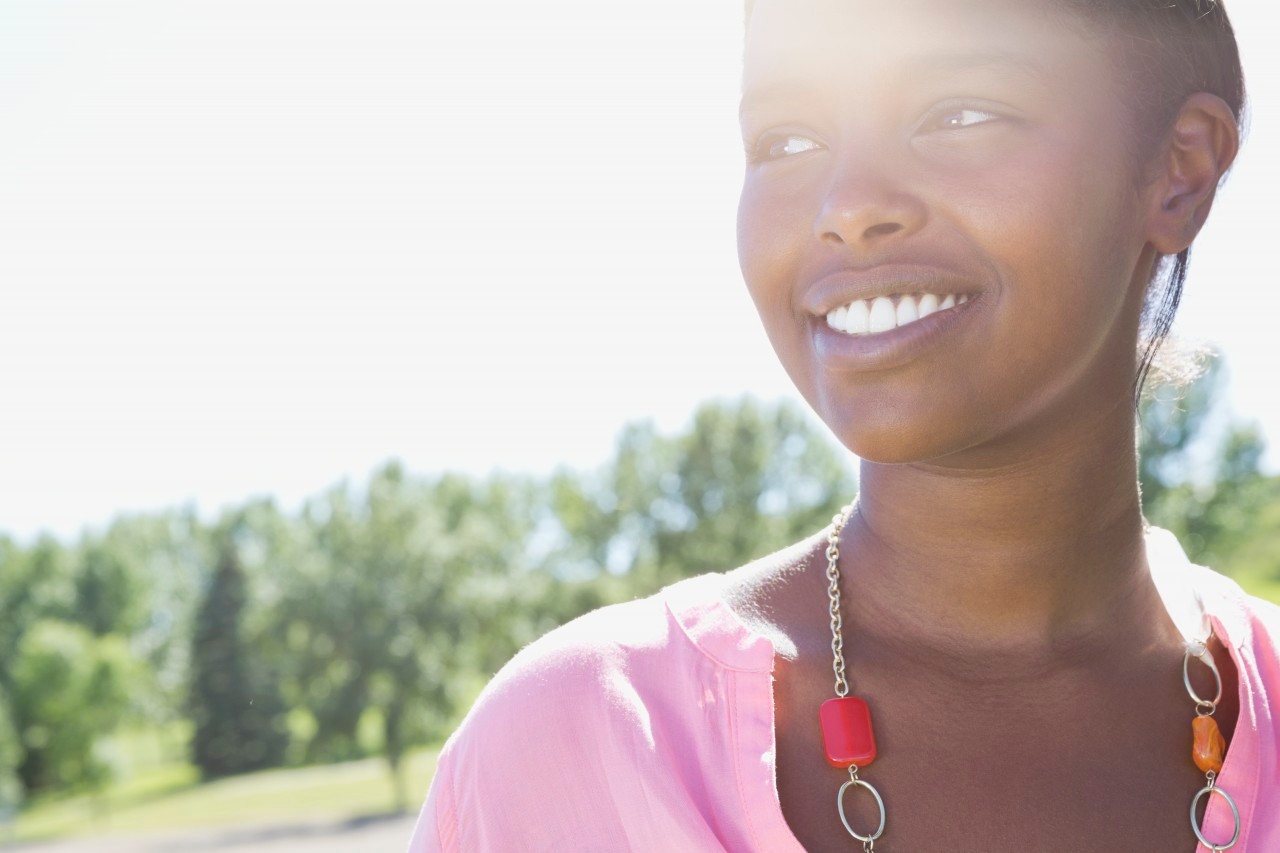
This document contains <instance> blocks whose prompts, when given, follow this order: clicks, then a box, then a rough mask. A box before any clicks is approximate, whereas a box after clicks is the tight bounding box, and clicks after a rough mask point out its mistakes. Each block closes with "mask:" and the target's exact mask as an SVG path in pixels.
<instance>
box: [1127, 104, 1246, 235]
mask: <svg viewBox="0 0 1280 853" xmlns="http://www.w3.org/2000/svg"><path fill="white" fill-rule="evenodd" d="M1239 150H1240V130H1239V128H1238V127H1237V125H1236V118H1235V115H1234V114H1233V113H1232V112H1231V108H1230V107H1228V106H1227V104H1226V102H1225V101H1223V100H1222V99H1221V98H1219V97H1218V96H1217V95H1210V94H1208V93H1207V92H1199V93H1197V94H1194V95H1192V96H1191V97H1189V98H1187V100H1186V101H1185V102H1184V103H1183V105H1182V109H1181V110H1179V111H1178V116H1177V118H1176V119H1175V120H1174V123H1173V127H1172V128H1171V129H1170V131H1169V135H1168V136H1167V137H1166V139H1165V142H1164V145H1163V146H1162V147H1161V150H1160V157H1159V158H1158V159H1157V161H1156V163H1155V164H1154V167H1155V172H1156V174H1155V176H1154V177H1155V180H1154V182H1153V184H1152V189H1153V190H1154V192H1153V193H1152V195H1151V208H1150V216H1149V218H1148V234H1147V238H1148V240H1149V241H1150V242H1151V245H1152V246H1154V247H1155V249H1156V251H1158V252H1159V253H1160V254H1162V255H1176V254H1178V253H1179V252H1181V251H1182V250H1183V249H1186V248H1187V247H1188V246H1190V245H1191V242H1192V241H1193V240H1195V238H1196V235H1197V234H1199V233H1200V229H1201V228H1202V227H1204V223H1205V220H1206V219H1208V218H1209V209H1210V208H1212V207H1213V198H1214V194H1215V193H1216V192H1217V190H1218V184H1219V182H1221V180H1222V177H1223V175H1225V174H1226V173H1227V170H1228V169H1229V168H1231V164H1232V162H1233V161H1234V160H1235V159H1236V153H1237V152H1238V151H1239Z"/></svg>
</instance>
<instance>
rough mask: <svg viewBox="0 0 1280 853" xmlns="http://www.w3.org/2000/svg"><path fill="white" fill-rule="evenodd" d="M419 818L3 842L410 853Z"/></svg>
mask: <svg viewBox="0 0 1280 853" xmlns="http://www.w3.org/2000/svg"><path fill="white" fill-rule="evenodd" d="M414 819H415V818H414V816H413V815H408V816H403V815H397V816H395V817H377V818H361V819H358V820H352V821H345V822H342V823H333V822H324V823H319V822H317V823H289V824H272V825H264V826H249V827H236V828H226V827H219V828H214V829H205V830H186V831H184V832H181V833H164V834H159V833H157V834H154V835H145V836H137V837H133V838H129V837H124V836H107V837H104V838H81V839H77V840H73V841H56V842H50V843H42V844H19V845H0V850H3V851H5V853H17V851H22V853H188V852H189V853H295V851H296V853H304V851H305V853H365V851H368V853H382V851H390V853H404V850H405V846H406V845H407V844H408V842H409V835H410V833H412V832H413V822H414Z"/></svg>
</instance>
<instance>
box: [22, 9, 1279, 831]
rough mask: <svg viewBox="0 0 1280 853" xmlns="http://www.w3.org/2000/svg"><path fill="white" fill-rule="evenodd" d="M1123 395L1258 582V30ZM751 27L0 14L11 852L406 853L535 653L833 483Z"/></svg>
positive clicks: (218, 14)
mask: <svg viewBox="0 0 1280 853" xmlns="http://www.w3.org/2000/svg"><path fill="white" fill-rule="evenodd" d="M1231 10H1232V15H1233V18H1234V19H1235V22H1236V26H1237V29H1238V31H1239V34H1240V39H1241V44H1242V49H1243V51H1244V56H1245V67H1246V71H1247V73H1248V75H1249V84H1250V86H1251V90H1252V97H1253V108H1254V119H1253V122H1252V134H1251V135H1252V138H1251V139H1250V140H1249V142H1248V143H1247V144H1246V147H1245V150H1244V153H1243V155H1242V157H1241V159H1240V161H1239V164H1238V166H1237V169H1236V172H1235V174H1234V175H1233V177H1232V178H1231V180H1230V181H1229V182H1228V183H1227V185H1226V187H1225V188H1224V189H1223V191H1222V193H1221V196H1220V200H1219V204H1218V208H1217V210H1215V213H1214V216H1213V217H1212V219H1211V220H1210V223H1209V226H1208V228H1207V230H1206V232H1205V233H1204V235H1203V236H1202V238H1201V239H1200V241H1199V242H1198V243H1197V249H1196V253H1195V256H1194V260H1193V263H1192V268H1191V270H1192V271H1191V277H1190V281H1189V286H1188V291H1187V293H1186V297H1185V300H1184V304H1183V308H1182V312H1181V315H1180V319H1179V322H1178V325H1177V331H1178V333H1179V334H1180V335H1182V336H1183V337H1185V338H1187V339H1191V340H1197V341H1202V342H1206V343H1208V344H1210V345H1212V346H1214V347H1215V348H1216V349H1217V350H1218V351H1219V353H1220V357H1219V358H1218V359H1217V360H1216V361H1215V363H1214V364H1215V366H1214V368H1213V369H1212V370H1211V371H1210V372H1209V373H1208V374H1207V375H1206V376H1205V378H1204V379H1202V380H1201V381H1200V382H1199V383H1198V384H1197V385H1196V386H1194V387H1193V388H1192V389H1191V390H1190V391H1188V392H1185V393H1175V392H1173V391H1172V390H1171V389H1156V393H1155V394H1154V395H1153V399H1152V400H1151V401H1149V402H1148V403H1147V404H1146V406H1145V410H1144V415H1145V416H1144V436H1143V443H1144V456H1143V471H1142V476H1143V486H1144V493H1145V495H1146V500H1147V513H1148V516H1149V517H1150V518H1151V519H1152V521H1153V522H1155V523H1157V524H1161V525H1163V526H1167V527H1169V528H1171V529H1172V530H1174V531H1175V532H1176V533H1177V534H1178V535H1179V536H1180V537H1181V538H1182V540H1183V542H1184V544H1185V545H1186V547H1187V548H1188V550H1189V551H1190V552H1191V555H1192V557H1193V558H1194V559H1196V560H1197V561H1199V562H1203V563H1206V564H1209V565H1212V566H1214V567H1216V568H1218V569H1219V570H1221V571H1223V572H1225V573H1227V574H1230V575H1232V576H1233V577H1235V578H1237V579H1238V580H1239V581H1240V582H1241V583H1242V584H1243V585H1244V586H1245V587H1246V588H1247V589H1249V590H1250V591H1252V592H1254V593H1255V594H1258V595H1263V596H1266V597H1270V598H1272V599H1280V476H1278V475H1280V455H1278V454H1277V451H1276V449H1275V441H1276V439H1277V438H1278V437H1280V396H1278V395H1277V394H1276V393H1275V390H1274V389H1275V376H1276V374H1277V372H1278V369H1280V349H1278V348H1277V346H1276V344H1275V332H1274V326H1275V317H1276V316H1277V315H1280V288H1276V287H1275V286H1274V273H1273V272H1272V270H1271V268H1270V267H1271V259H1270V257H1269V253H1268V252H1267V251H1266V248H1267V247H1268V246H1269V244H1271V243H1274V240H1273V238H1272V234H1271V232H1272V230H1273V229H1274V225H1275V222H1274V215H1273V204H1272V200H1273V199H1274V198H1275V197H1276V196H1277V195H1280V162H1278V161H1277V160H1276V158H1275V157H1274V156H1273V155H1274V152H1275V151H1277V150H1280V54H1277V52H1276V51H1275V50H1274V49H1269V45H1268V44H1267V42H1268V40H1269V38H1270V37H1272V36H1274V34H1275V33H1276V32H1277V29H1276V25H1277V23H1280V13H1278V12H1277V11H1275V8H1274V6H1272V5H1271V4H1267V3H1262V2H1261V0H1234V2H1233V3H1232V5H1231ZM741 18H742V11H741V4H740V3H738V2H736V0H723V2H720V1H719V0H718V2H715V3H707V4H703V3H693V4H691V3H688V2H685V1H684V0H680V1H679V2H678V0H646V2H644V3H631V4H624V5H622V6H615V5H612V4H601V3H596V2H587V0H550V1H549V2H543V3H537V4H530V3H520V2H515V0H470V2H467V3H465V4H463V3H445V2H434V3H426V4H424V3H422V2H393V1H392V0H359V2H356V0H306V2H303V0H218V2H212V0H201V1H200V2H195V0H193V1H192V2H159V0H149V2H136V1H135V0H117V2H113V3H110V4H106V3H101V2H88V0H0V116H3V123H4V128H5V130H4V131H3V133H0V406H2V407H3V408H2V409H0V435H2V436H3V441H0V844H8V845H12V846H14V847H16V848H19V849H21V848H25V847H26V846H27V845H28V844H31V843H35V842H39V849H41V850H45V851H67V852H68V853H70V851H80V850H85V851H87V850H93V851H117V850H118V851H134V850H186V849H191V850H195V849H199V850H215V849H216V850H221V849H235V850H238V851H258V850H261V851H283V850H293V849H306V850H309V851H320V850H379V849H392V850H395V849H402V848H403V846H404V844H405V842H406V841H407V838H408V834H409V831H410V829H411V827H412V822H413V813H414V812H415V811H416V809H417V807H418V806H419V804H420V803H421V800H422V797H423V795H424V794H425V792H426V788H427V784H428V782H429V780H430V778H431V773H432V770H433V767H434V756H435V750H436V749H437V747H438V745H439V744H440V743H441V741H442V740H443V738H444V737H445V736H447V734H448V732H449V731H450V730H451V728H452V726H453V725H454V724H455V723H456V722H457V720H458V719H459V718H460V716H461V715H462V714H463V713H465V711H466V709H467V707H468V706H469V704H470V702H471V700H472V699H473V698H474V696H475V694H476V692H477V691H478V690H479V689H480V687H481V686H482V685H483V684H484V683H485V681H486V679H487V678H488V677H489V676H490V675H491V674H492V673H493V672H494V671H495V670H496V669H497V668H498V667H499V666H500V665H501V664H502V663H503V662H505V661H506V659H507V658H508V657H510V655H511V654H512V653H513V652H514V651H515V650H516V649H518V648H519V647H520V646H521V645H522V644H524V643H526V642H528V641H529V640H531V639H533V638H534V637H536V636H538V635H540V634H541V633H543V632H545V631H546V630H548V629H550V628H551V627H553V626H555V625H556V624H559V623H561V622H563V621H565V620H567V619H570V618H572V617H574V616H576V615H578V614H579V613H582V612H584V611H585V610H588V609H591V608H593V607H596V606H599V605H601V604H604V603H608V602H611V601H617V600H623V599H628V598H631V597H633V596H637V595H647V594H649V593H651V592H653V591H654V590H656V589H657V588H658V587H659V586H661V585H663V584H665V583H668V582H670V581H672V580H675V579H677V578H678V577H681V576H684V575H687V574H696V573H701V572H705V571H711V570H722V569H728V568H732V567H734V566H737V565H739V564H741V563H743V562H745V561H746V560H748V559H750V558H752V557H755V556H759V555H761V554H764V553H767V552H769V551H772V550H774V549H776V548H778V547H780V546H782V545H784V544H787V543H789V542H792V541H794V540H796V539H799V538H800V537H802V536H805V535H807V534H809V533H812V532H814V531H816V530H818V529H819V528H821V527H822V526H823V525H825V524H826V523H828V522H829V520H830V517H831V515H832V514H833V512H834V511H835V510H836V509H837V508H838V507H839V506H840V505H841V504H843V503H844V502H845V501H846V500H847V499H848V498H849V497H850V496H851V494H852V493H853V491H854V489H855V487H856V479H855V474H854V472H855V463H856V460H853V459H851V458H849V457H848V455H847V453H845V452H844V451H843V449H842V448H840V447H839V445H838V444H837V443H836V442H835V441H834V439H833V438H832V437H831V436H830V435H829V433H828V432H827V431H826V430H825V428H824V427H823V426H822V425H821V424H820V423H818V422H817V421H816V419H814V418H813V416H812V415H811V414H810V413H809V412H808V410H807V409H806V407H805V406H804V404H803V402H802V401H801V400H800V398H799V397H798V395H797V394H796V393H795V392H794V390H793V389H792V388H791V386H790V383H789V381H788V380H787V378H786V376H785V374H784V373H783V372H782V369H781V367H780V366H779V365H778V364H777V362H776V360H775V358H774V356H773V353H772V351H771V349H770V348H769V345H768V342H767V340H766V339H765V337H764V334H763V331H762V330H761V329H760V327H759V323H758V320H757V318H756V315H755V311H754V307H753V306H752V304H751V302H750V300H749V298H748V297H747V294H746V291H745V288H744V287H743V286H742V284H741V279H740V277H739V273H738V269H737V262H736V256H735V245H734V239H735V238H734V216H735V208H736V202H737V189H738V182H739V180H740V176H741V167H742V159H741V156H742V155H741V150H742V145H741V141H740V139H739V134H738V128H737V95H738V74H739V70H740V66H739V58H740V50H741V35H742V32H741V27H742V20H741Z"/></svg>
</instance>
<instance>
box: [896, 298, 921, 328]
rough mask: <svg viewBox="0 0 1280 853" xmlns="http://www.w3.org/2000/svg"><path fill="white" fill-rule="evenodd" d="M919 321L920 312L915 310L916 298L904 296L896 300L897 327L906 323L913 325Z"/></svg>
mask: <svg viewBox="0 0 1280 853" xmlns="http://www.w3.org/2000/svg"><path fill="white" fill-rule="evenodd" d="M919 319H920V312H919V311H917V310H916V298H915V297H914V296H904V297H902V298H901V299H899V300H898V325H899V326H905V325H907V324H908V323H914V322H915V321H916V320H919Z"/></svg>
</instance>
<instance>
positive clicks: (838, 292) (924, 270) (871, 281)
mask: <svg viewBox="0 0 1280 853" xmlns="http://www.w3.org/2000/svg"><path fill="white" fill-rule="evenodd" d="M976 292H978V288H977V287H976V286H975V285H974V284H973V282H971V281H968V280H966V279H965V278H964V277H963V276H960V275H957V274H955V273H953V272H948V271H946V270H942V269H938V268H937V267H917V266H898V265H893V266H887V265H886V266H878V267H872V268H871V269H867V270H854V269H845V270H839V271H837V272H834V273H830V274H828V275H825V276H823V277H822V278H820V279H818V280H817V281H815V282H814V283H813V285H812V286H810V287H809V288H808V289H807V290H806V291H805V293H804V297H803V303H802V306H803V308H804V309H805V310H806V311H808V312H809V313H810V314H813V315H814V316H817V317H824V316H826V315H827V314H830V313H831V312H832V311H834V310H836V309H837V308H839V307H841V306H843V305H848V304H849V303H850V302H857V301H858V300H860V299H875V298H876V297H877V296H900V295H903V294H913V293H934V294H937V295H938V296H945V295H947V294H955V295H956V296H962V295H964V294H973V293H976Z"/></svg>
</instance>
